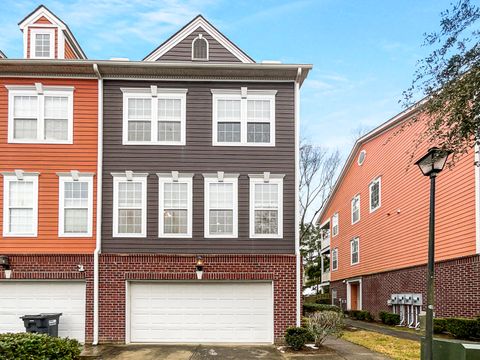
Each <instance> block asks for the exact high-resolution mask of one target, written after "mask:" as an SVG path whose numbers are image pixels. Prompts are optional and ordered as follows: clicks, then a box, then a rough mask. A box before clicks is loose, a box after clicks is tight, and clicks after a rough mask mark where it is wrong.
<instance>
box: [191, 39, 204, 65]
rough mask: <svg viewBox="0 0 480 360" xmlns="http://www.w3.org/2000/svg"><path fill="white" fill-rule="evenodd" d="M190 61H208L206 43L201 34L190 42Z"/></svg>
mask: <svg viewBox="0 0 480 360" xmlns="http://www.w3.org/2000/svg"><path fill="white" fill-rule="evenodd" d="M192 60H208V41H207V39H205V38H204V37H203V36H202V34H199V35H198V36H197V37H196V38H195V39H194V40H193V42H192Z"/></svg>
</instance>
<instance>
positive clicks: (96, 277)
mask: <svg viewBox="0 0 480 360" xmlns="http://www.w3.org/2000/svg"><path fill="white" fill-rule="evenodd" d="M93 72H94V73H95V74H96V76H97V78H98V123H97V128H98V138H97V149H98V150H97V151H98V153H97V224H96V225H97V226H96V244H95V251H94V253H93V342H92V345H98V338H99V336H98V334H99V284H100V252H101V245H102V171H103V169H102V165H103V79H102V74H100V71H99V70H98V65H97V64H93Z"/></svg>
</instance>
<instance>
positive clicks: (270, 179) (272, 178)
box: [248, 173, 285, 239]
mask: <svg viewBox="0 0 480 360" xmlns="http://www.w3.org/2000/svg"><path fill="white" fill-rule="evenodd" d="M265 174H267V173H265ZM265 174H249V175H248V177H249V178H250V201H249V202H250V219H249V220H250V238H252V239H262V238H263V239H281V238H283V178H284V177H285V175H284V174H269V173H268V175H265ZM255 184H277V185H278V200H277V201H278V233H277V234H256V233H255Z"/></svg>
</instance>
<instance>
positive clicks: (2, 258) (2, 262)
mask: <svg viewBox="0 0 480 360" xmlns="http://www.w3.org/2000/svg"><path fill="white" fill-rule="evenodd" d="M0 267H2V268H3V271H4V274H5V279H10V278H11V277H12V270H11V269H10V259H9V258H8V256H6V255H0Z"/></svg>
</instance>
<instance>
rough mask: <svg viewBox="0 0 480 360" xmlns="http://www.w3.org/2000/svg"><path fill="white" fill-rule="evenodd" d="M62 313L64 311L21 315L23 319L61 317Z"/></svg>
mask: <svg viewBox="0 0 480 360" xmlns="http://www.w3.org/2000/svg"><path fill="white" fill-rule="evenodd" d="M61 315H62V313H41V314H35V315H23V316H20V319H22V320H28V319H32V320H39V319H51V318H57V317H60V316H61Z"/></svg>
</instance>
